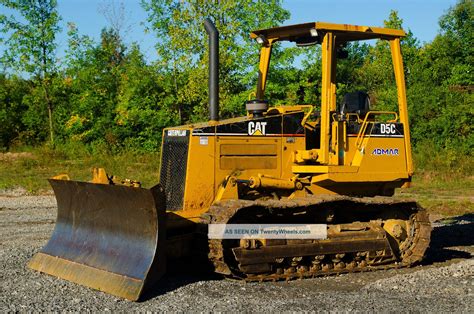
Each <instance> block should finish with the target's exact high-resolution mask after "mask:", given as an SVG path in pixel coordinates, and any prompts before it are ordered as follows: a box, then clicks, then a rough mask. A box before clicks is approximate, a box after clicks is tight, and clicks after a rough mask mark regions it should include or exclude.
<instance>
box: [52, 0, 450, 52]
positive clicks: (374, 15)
mask: <svg viewBox="0 0 474 314" xmlns="http://www.w3.org/2000/svg"><path fill="white" fill-rule="evenodd" d="M111 2H115V3H116V4H119V3H121V2H123V4H124V6H125V17H126V19H127V23H126V25H127V26H128V29H129V31H128V32H127V33H126V34H125V39H126V41H127V42H128V43H130V42H132V41H135V42H137V43H138V44H139V45H140V46H141V48H142V51H143V53H144V55H145V56H146V57H147V60H148V61H153V60H154V59H155V58H156V52H155V50H154V48H153V46H154V43H155V42H156V40H157V39H156V38H155V37H154V36H153V34H145V32H144V29H145V26H144V25H143V22H145V21H146V12H145V11H144V10H143V9H142V8H141V6H140V1H139V0H123V1H122V0H58V10H59V13H60V15H61V16H62V19H63V20H62V22H61V23H62V28H63V32H62V33H61V34H60V35H59V36H58V44H59V47H58V55H59V56H60V57H61V56H62V55H63V51H64V49H65V48H66V46H67V36H66V31H67V27H66V23H67V22H74V23H75V24H76V25H77V27H78V29H79V32H80V33H81V34H85V35H89V36H91V37H92V38H94V39H98V38H99V34H100V31H101V29H102V28H103V27H105V26H108V25H109V24H108V22H107V19H106V18H105V17H104V15H103V14H102V13H100V12H99V11H100V8H101V7H103V6H104V3H111ZM455 3H456V0H285V1H284V2H283V6H284V8H285V9H287V10H288V11H290V13H291V18H290V19H289V20H288V21H287V22H285V24H295V23H304V22H311V21H324V22H334V23H346V24H358V25H370V26H381V25H383V20H384V19H386V18H387V17H388V15H389V13H390V10H392V9H394V10H397V11H398V12H399V16H400V17H401V18H402V19H403V21H404V27H405V30H407V29H411V31H412V32H413V33H414V35H415V37H417V38H418V39H419V40H421V41H422V42H426V41H431V40H432V39H433V38H434V36H435V35H436V33H437V31H438V29H439V26H438V19H439V17H440V16H441V15H442V14H444V13H445V12H446V10H447V9H448V8H449V7H450V6H453V5H454V4H455Z"/></svg>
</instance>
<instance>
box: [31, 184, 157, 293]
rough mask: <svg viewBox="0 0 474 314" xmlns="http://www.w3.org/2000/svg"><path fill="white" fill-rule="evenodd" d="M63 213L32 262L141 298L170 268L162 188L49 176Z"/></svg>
mask: <svg viewBox="0 0 474 314" xmlns="http://www.w3.org/2000/svg"><path fill="white" fill-rule="evenodd" d="M49 182H50V184H51V186H52V187H53V190H54V193H55V195H56V200H57V204H58V216H57V221H56V226H55V228H54V231H53V234H52V235H51V238H50V240H49V242H48V243H47V244H46V246H45V247H44V248H43V249H42V250H41V252H39V253H37V254H36V255H35V256H34V257H33V258H32V260H31V261H30V262H29V263H28V266H29V267H30V268H32V269H34V270H37V271H40V272H43V273H47V274H50V275H53V276H57V277H60V278H63V279H66V280H69V281H72V282H75V283H78V284H81V285H84V286H88V287H91V288H94V289H97V290H100V291H104V292H107V293H110V294H113V295H116V296H119V297H122V298H125V299H129V300H133V301H136V300H138V299H139V298H140V295H141V294H142V292H143V291H144V290H146V288H147V287H149V286H150V285H152V284H153V283H155V282H156V281H157V280H158V279H159V278H160V277H161V276H162V275H163V273H164V272H165V265H166V252H165V247H164V244H165V221H164V219H165V198H164V193H163V190H162V188H161V187H160V186H159V185H157V186H155V187H153V188H152V189H143V188H136V187H127V186H120V185H106V184H94V183H87V182H77V181H68V180H55V179H50V180H49Z"/></svg>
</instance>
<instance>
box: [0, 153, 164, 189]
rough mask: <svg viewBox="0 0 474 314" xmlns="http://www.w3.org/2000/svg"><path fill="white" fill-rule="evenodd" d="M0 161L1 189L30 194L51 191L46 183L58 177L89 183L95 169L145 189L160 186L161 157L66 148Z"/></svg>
mask: <svg viewBox="0 0 474 314" xmlns="http://www.w3.org/2000/svg"><path fill="white" fill-rule="evenodd" d="M2 159H3V160H1V159H0V189H10V188H15V187H22V188H24V189H26V190H27V191H28V192H29V193H31V194H41V193H44V192H46V191H48V190H49V189H50V186H49V183H48V181H47V180H46V179H47V178H50V177H52V176H55V175H58V174H64V173H66V174H68V175H69V177H70V178H71V179H72V180H78V181H89V180H91V178H92V168H93V167H103V168H105V169H106V171H107V172H108V173H110V174H114V175H116V176H118V177H119V178H122V179H125V178H128V179H133V180H138V181H140V182H141V183H142V185H143V186H144V187H152V186H153V185H154V184H156V183H157V182H158V174H159V164H160V155H159V153H133V152H122V153H118V154H113V153H111V152H108V151H106V150H101V151H95V152H90V151H88V150H87V149H84V148H81V147H74V146H65V147H61V148H58V149H55V150H53V149H51V148H48V147H40V148H33V149H29V148H23V149H22V154H15V153H13V154H11V156H8V154H3V157H2Z"/></svg>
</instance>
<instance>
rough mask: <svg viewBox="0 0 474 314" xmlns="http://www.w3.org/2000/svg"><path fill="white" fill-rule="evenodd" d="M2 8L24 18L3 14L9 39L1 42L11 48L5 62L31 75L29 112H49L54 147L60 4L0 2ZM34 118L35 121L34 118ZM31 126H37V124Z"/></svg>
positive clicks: (22, 0)
mask: <svg viewBox="0 0 474 314" xmlns="http://www.w3.org/2000/svg"><path fill="white" fill-rule="evenodd" d="M0 4H1V5H2V6H4V7H5V8H8V9H10V10H12V11H13V12H16V13H17V15H20V16H21V18H22V19H18V18H17V17H16V16H15V15H14V14H11V15H9V16H7V15H5V14H0V27H1V29H0V31H1V32H2V33H4V34H5V36H6V37H5V39H4V38H3V37H2V40H1V42H4V44H5V46H6V48H7V49H5V50H4V53H3V56H1V61H2V63H3V64H4V65H5V64H6V65H8V66H9V67H11V68H12V69H14V70H17V71H19V72H25V73H28V74H30V75H31V82H32V89H31V93H30V96H31V98H32V99H30V103H31V106H30V108H29V109H31V108H32V107H36V108H35V111H36V112H37V113H40V115H41V114H43V112H46V111H47V113H48V121H49V135H50V140H51V143H53V141H54V135H53V134H54V131H53V106H54V103H55V101H54V99H53V95H51V90H50V89H51V84H52V80H53V78H54V76H55V74H56V62H55V61H56V60H55V50H56V43H55V37H56V34H57V33H58V32H59V31H60V28H59V26H58V23H59V20H60V17H59V15H58V12H57V10H56V6H57V3H56V0H36V1H29V0H0ZM22 20H24V21H25V22H23V21H22ZM38 97H39V98H38ZM32 118H33V120H35V119H34V118H35V117H34V116H33V117H32ZM30 122H31V123H32V124H37V121H30ZM37 135H40V134H37ZM41 138H44V136H42V137H41Z"/></svg>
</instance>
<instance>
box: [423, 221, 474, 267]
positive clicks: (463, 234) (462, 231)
mask: <svg viewBox="0 0 474 314" xmlns="http://www.w3.org/2000/svg"><path fill="white" fill-rule="evenodd" d="M439 223H441V224H442V225H441V226H438V227H435V228H433V231H432V233H431V244H430V247H429V248H428V251H427V252H426V258H425V260H424V261H423V264H425V265H429V264H433V263H440V262H446V261H449V260H452V259H455V258H471V257H472V255H471V253H469V252H466V251H462V250H459V249H455V248H454V247H459V246H473V245H474V237H473V236H472V235H473V234H474V214H465V215H462V216H458V217H452V218H448V219H443V220H441V221H439Z"/></svg>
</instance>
